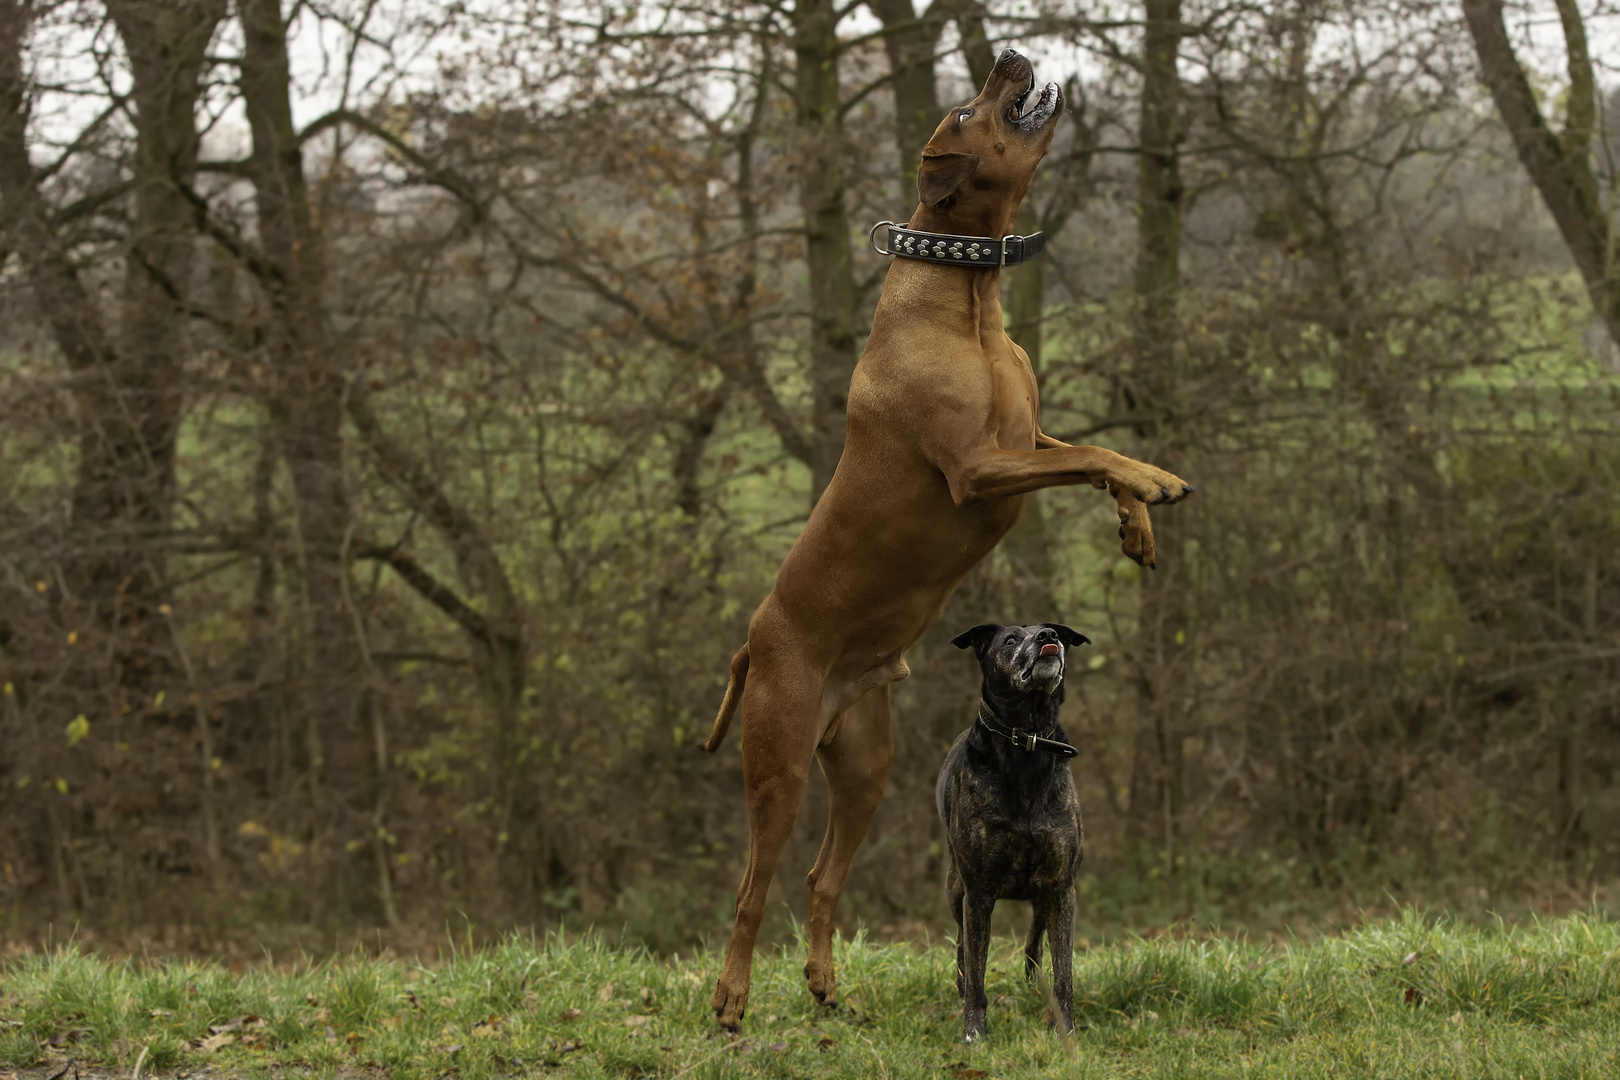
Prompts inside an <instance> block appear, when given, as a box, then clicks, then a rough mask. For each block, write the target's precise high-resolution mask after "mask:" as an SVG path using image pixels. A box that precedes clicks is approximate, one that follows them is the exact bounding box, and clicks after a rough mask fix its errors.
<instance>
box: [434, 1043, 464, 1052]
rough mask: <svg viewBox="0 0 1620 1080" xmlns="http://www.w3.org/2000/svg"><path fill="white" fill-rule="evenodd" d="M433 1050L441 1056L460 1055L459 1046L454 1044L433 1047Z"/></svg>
mask: <svg viewBox="0 0 1620 1080" xmlns="http://www.w3.org/2000/svg"><path fill="white" fill-rule="evenodd" d="M433 1049H434V1050H437V1051H438V1052H439V1053H441V1054H459V1053H461V1044H460V1043H456V1044H455V1045H454V1046H435V1047H434V1048H433Z"/></svg>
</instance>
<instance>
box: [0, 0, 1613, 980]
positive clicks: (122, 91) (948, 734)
mask: <svg viewBox="0 0 1620 1080" xmlns="http://www.w3.org/2000/svg"><path fill="white" fill-rule="evenodd" d="M1613 13H1614V9H1613V8H1612V7H1611V6H1610V4H1609V3H1608V0H1601V2H1599V3H1597V4H1591V3H1579V2H1577V0H1555V2H1547V0H1533V2H1531V3H1529V4H1527V5H1523V6H1521V5H1518V4H1512V5H1504V4H1503V3H1502V2H1501V0H1461V2H1460V3H1458V2H1454V0H1446V2H1428V0H1336V2H1332V3H1328V2H1323V0H1284V2H1281V3H1276V4H1253V3H1245V2H1235V0H1143V2H1141V3H1135V2H1132V3H1124V4H1121V3H1114V2H1110V3H1102V2H1097V3H1087V4H1079V3H1050V4H1049V3H1043V2H1039V0H1027V2H1022V3H1000V2H989V0H987V2H980V0H932V2H930V3H928V4H927V5H926V6H924V5H923V4H922V3H921V0H918V2H917V3H913V0H864V2H859V3H857V2H855V0H837V2H834V0H801V2H792V3H790V2H788V0H780V2H771V3H760V4H754V3H718V2H715V3H709V2H705V0H691V2H680V3H651V4H643V5H635V6H630V5H617V4H597V3H590V2H587V0H522V2H516V0H514V2H501V3H494V2H487V3H486V2H479V0H472V2H467V3H463V2H457V3H454V4H449V5H440V4H432V3H424V2H421V0H300V2H298V3H296V4H294V5H292V6H291V7H288V6H287V5H284V4H282V3H280V2H279V0H105V2H97V0H0V260H3V263H0V308H3V312H4V314H3V320H0V683H3V690H4V694H3V697H0V941H4V942H5V943H8V944H9V945H10V946H12V947H14V948H20V947H26V946H28V945H29V944H30V943H34V944H37V942H38V941H39V940H40V938H41V936H42V935H43V934H45V933H47V932H52V933H55V934H56V935H57V936H59V937H60V936H62V935H64V934H66V933H68V932H70V928H73V927H76V928H77V930H76V932H77V933H78V934H80V936H81V937H84V938H89V939H91V940H103V941H107V942H124V943H129V942H134V941H137V940H152V941H157V942H159V943H161V944H163V945H165V946H166V947H169V948H180V949H189V948H214V949H217V948H234V947H235V945H243V946H244V947H246V948H249V949H252V948H256V947H257V943H261V942H266V941H273V942H287V941H295V942H299V943H303V944H311V945H315V946H320V945H322V944H323V943H326V944H331V943H336V942H339V941H342V940H349V939H351V938H350V936H351V935H353V934H355V933H356V932H361V933H363V934H364V935H366V936H367V938H368V940H369V939H371V936H372V935H376V937H375V940H377V941H390V942H403V941H406V940H408V939H410V937H411V936H412V935H439V934H442V933H443V932H444V930H445V928H446V926H447V925H449V926H451V927H452V928H464V927H465V925H466V924H467V923H471V924H472V925H474V926H475V927H477V932H478V933H493V932H497V931H500V930H502V929H505V928H509V927H530V926H536V927H541V928H546V927H554V926H557V925H559V924H563V923H566V924H569V925H573V926H581V925H584V924H586V923H595V924H596V925H598V926H599V927H602V928H604V929H607V930H609V931H612V932H614V933H623V934H624V935H625V937H626V939H627V940H630V941H639V942H643V943H646V944H648V945H650V946H652V947H654V948H656V949H662V950H670V949H678V948H686V947H688V946H689V945H690V944H692V943H693V942H696V941H698V940H701V939H703V938H705V937H709V938H713V937H718V936H719V935H721V934H723V933H724V932H725V931H726V929H727V927H728V926H729V921H730V907H731V902H732V897H733V890H734V888H735V885H736V881H737V878H738V876H739V873H740V870H741V867H742V864H743V861H744V856H745V851H746V842H747V841H746V821H745V818H744V813H743V806H742V800H741V798H740V794H741V763H740V757H739V755H738V754H737V751H736V744H735V741H734V740H733V742H732V743H731V744H729V745H728V746H726V747H725V748H724V749H723V750H722V751H721V752H720V753H719V754H718V755H716V756H713V757H709V756H706V755H704V754H702V753H700V752H699V751H698V750H697V749H696V743H697V742H698V741H699V739H700V738H701V737H702V736H703V735H704V734H705V733H706V731H707V728H708V724H709V722H710V720H711V718H712V716H713V711H714V709H715V707H716V705H717V704H718V702H719V699H720V695H721V691H722V689H723V687H724V681H725V678H726V670H727V661H728V659H729V657H730V656H731V654H732V652H733V651H734V650H735V649H736V648H737V646H738V645H740V644H741V643H742V641H743V639H744V636H745V633H746V627H747V620H748V617H749V614H750V613H751V611H752V609H753V607H754V605H755V604H756V603H757V602H758V601H759V600H760V599H761V598H762V597H763V596H764V594H765V593H766V592H767V591H768V590H769V587H770V584H771V580H772V575H773V573H774V571H775V568H776V566H777V564H778V562H779V560H780V559H781V557H782V555H783V554H784V553H785V552H786V550H787V548H788V547H789V546H790V544H791V543H792V541H793V539H794V537H795V536H796V534H797V531H798V529H799V528H800V527H801V526H802V524H803V522H804V520H805V515H806V513H807V511H808V508H809V507H810V505H812V502H813V499H814V497H815V494H816V492H817V491H819V490H820V489H821V487H822V486H823V485H824V484H825V483H826V480H827V478H828V477H829V476H830V475H831V471H832V469H833V467H834V466H835V464H836V462H837V458H838V454H839V449H840V446H841V442H842V423H843V408H844V394H845V390H846V387H847V385H848V380H849V376H850V371H851V370H852V368H853V365H854V363H855V360H856V358H857V356H858V355H859V351H860V348H861V344H862V339H863V335H864V332H865V328H866V326H867V325H869V320H870V314H871V310H872V306H873V304H874V302H875V299H876V296H877V292H878V290H879V289H880V287H881V283H882V280H883V273H884V270H885V260H884V259H882V258H880V257H879V256H878V255H876V254H875V253H873V252H872V251H870V250H869V249H868V248H867V246H866V244H865V233H866V230H867V228H868V227H869V226H870V225H871V223H872V222H874V221H877V220H880V219H886V218H897V219H901V220H904V219H905V218H906V216H908V215H909V213H910V210H911V208H912V206H913V205H914V203H915V197H914V189H913V171H914V168H915V162H916V160H917V156H918V152H919V150H920V148H921V146H922V144H923V143H924V142H925V141H926V139H927V137H928V135H929V134H930V133H931V131H932V130H933V127H934V126H935V124H936V123H937V122H938V120H939V118H940V117H941V116H942V115H943V112H944V109H945V107H947V106H948V105H950V104H951V103H955V102H960V101H964V100H967V99H969V98H971V97H972V96H973V93H974V92H975V91H974V86H975V85H976V84H978V83H980V82H982V80H983V79H984V77H985V75H986V73H987V72H988V69H989V67H990V64H991V62H992V60H993V58H994V56H995V54H996V52H997V51H998V50H999V49H1001V48H1002V47H1005V46H1007V45H1014V46H1017V47H1018V48H1020V49H1022V50H1025V51H1027V52H1029V53H1030V54H1031V55H1032V56H1034V57H1035V59H1036V62H1037V77H1038V78H1039V79H1041V80H1045V79H1049V78H1050V79H1055V80H1057V81H1060V82H1062V83H1063V85H1064V87H1065V92H1066V95H1067V99H1068V101H1069V106H1070V107H1069V111H1068V112H1067V113H1066V115H1065V116H1064V118H1063V120H1062V122H1061V127H1060V130H1059V133H1058V136H1057V139H1056V142H1055V143H1054V146H1053V149H1052V153H1051V155H1050V156H1049V158H1048V159H1047V162H1046V164H1045V165H1044V166H1043V167H1042V169H1041V171H1040V173H1039V174H1038V177H1037V180H1036V184H1035V187H1034V189H1033V191H1032V192H1031V194H1030V197H1029V199H1028V200H1027V201H1026V205H1025V210H1024V214H1023V216H1022V218H1021V220H1020V228H1021V231H1033V230H1034V229H1037V228H1040V229H1044V230H1045V232H1046V233H1047V235H1048V237H1049V238H1050V239H1051V243H1050V245H1049V247H1048V248H1047V253H1046V254H1045V255H1044V256H1043V257H1042V259H1041V260H1037V261H1036V262H1034V263H1033V264H1031V265H1029V266H1025V267H1021V268H1019V269H1017V270H1015V271H1010V272H1008V273H1007V274H1006V275H1005V276H1004V278H1003V289H1004V295H1005V301H1006V309H1007V312H1008V320H1009V326H1010V330H1011V332H1012V334H1013V336H1014V337H1015V338H1016V339H1017V340H1018V341H1019V342H1020V343H1021V344H1023V346H1024V347H1025V349H1026V350H1027V351H1028V352H1029V354H1030V356H1031V359H1032V362H1033V363H1034V364H1035V367H1036V370H1037V371H1038V373H1039V377H1040V380H1041V386H1042V395H1043V416H1042V421H1043V426H1044V428H1045V430H1047V431H1048V432H1050V433H1052V434H1054V435H1057V436H1058V437H1060V438H1063V439H1065V440H1068V441H1086V442H1098V443H1102V444H1104V445H1110V446H1114V447H1116V448H1118V449H1120V450H1122V451H1124V452H1127V453H1130V454H1132V455H1134V456H1138V457H1141V458H1144V459H1148V460H1152V461H1155V462H1158V463H1159V464H1162V465H1164V466H1165V467H1167V468H1170V469H1172V470H1174V471H1175V472H1177V473H1179V474H1181V475H1183V476H1186V477H1188V478H1189V479H1191V480H1192V481H1193V482H1194V483H1195V484H1197V486H1198V489H1199V494H1198V495H1197V496H1196V497H1195V498H1194V499H1192V500H1189V501H1188V502H1187V503H1185V504H1182V505H1180V506H1178V507H1175V508H1172V509H1169V510H1166V511H1164V512H1162V513H1159V514H1157V515H1156V524H1157V532H1158V537H1159V544H1160V556H1159V568H1158V570H1157V571H1156V572H1146V571H1142V570H1139V569H1138V568H1137V567H1136V566H1135V565H1134V564H1132V563H1130V562H1129V561H1128V560H1126V559H1125V558H1124V557H1123V556H1122V555H1121V554H1120V552H1119V550H1118V546H1117V539H1116V538H1115V535H1114V527H1113V526H1114V518H1113V510H1112V506H1111V503H1110V500H1107V499H1106V498H1104V497H1103V496H1101V495H1100V494H1098V493H1097V492H1094V491H1091V490H1090V489H1065V490H1054V491H1048V492H1042V493H1041V494H1039V495H1038V496H1036V497H1034V498H1032V499H1031V501H1030V504H1029V508H1028V510H1027V511H1026V513H1025V517H1024V519H1023V521H1022V522H1021V523H1020V524H1019V525H1018V527H1017V528H1016V529H1015V530H1014V532H1013V533H1012V534H1011V535H1010V536H1009V537H1008V538H1007V540H1006V541H1005V542H1004V543H1003V544H1002V546H1001V548H1000V550H999V551H998V552H997V553H996V554H995V555H994V556H993V557H992V558H991V559H989V560H987V561H986V562H985V564H984V565H983V566H981V567H980V568H979V569H978V570H977V571H975V572H974V573H973V574H972V575H971V576H970V577H969V579H968V580H967V581H966V582H965V583H964V584H963V586H962V588H961V589H960V590H959V591H958V593H957V594H956V596H955V597H954V598H953V599H952V600H951V602H950V604H949V605H948V607H947V608H946V610H945V613H944V615H943V617H942V618H941V620H940V621H939V623H938V624H937V625H936V627H935V628H934V629H933V630H932V631H931V632H930V633H929V634H928V635H927V636H926V637H925V638H924V640H923V641H922V642H920V643H919V645H918V646H917V647H916V648H915V649H914V650H913V652H912V654H911V656H910V662H911V667H912V670H913V675H912V677H911V679H910V680H909V681H908V682H906V683H904V684H902V685H901V686H900V687H898V689H897V692H896V694H895V702H894V712H895V728H896V761H895V767H894V774H893V778H892V780H891V782H890V785H889V791H888V795H887V797H886V799H885V802H884V804H883V807H882V809H881V810H880V812H879V814H878V817H877V821H876V823H875V825H874V827H873V830H872V833H871V835H870V836H869V838H868V840H867V841H866V844H865V846H864V847H863V848H862V849H861V852H860V854H859V857H858V859H857V862H856V864H855V868H854V871H853V873H852V875H851V881H850V886H849V890H848V891H847V892H846V894H845V898H844V901H843V906H842V909H841V912H840V919H841V922H842V923H843V925H845V926H846V927H850V928H853V927H855V926H858V925H865V926H868V927H871V928H872V929H873V930H874V931H875V932H878V933H882V934H886V935H889V936H906V935H913V934H918V933H921V932H925V931H929V930H937V929H938V928H940V927H942V926H943V925H944V924H945V923H946V922H947V917H946V913H945V910H944V903H943V896H942V880H943V862H942V859H943V853H942V850H941V846H940V839H941V837H940V830H939V825H938V823H937V820H936V819H935V814H934V809H933V800H932V785H933V781H934V777H935V775H936V772H937V770H938V767H939V764H940V762H941V760H942V758H943V754H944V751H945V749H946V748H947V747H948V746H949V744H950V742H951V740H952V739H953V738H954V736H955V734H956V733H957V732H959V731H960V730H961V729H963V728H964V727H965V726H966V725H967V723H968V722H969V720H970V718H971V716H972V705H973V701H974V699H975V696H976V692H977V673H976V670H975V668H974V665H973V663H972V661H971V658H970V657H967V656H965V655H964V654H961V653H959V652H957V651H956V650H955V649H952V648H951V647H950V646H949V644H948V640H949V638H950V636H952V635H953V634H954V633H956V632H957V631H959V630H961V629H962V628H964V627H966V626H969V625H972V624H974V623H978V622H984V621H1020V622H1030V621H1038V620H1056V621H1063V622H1066V623H1068V624H1070V625H1073V626H1075V627H1077V628H1079V629H1081V630H1083V631H1085V632H1086V633H1087V634H1089V635H1090V636H1091V637H1092V638H1093V640H1094V642H1095V644H1094V645H1093V646H1092V647H1091V648H1089V649H1087V650H1084V651H1083V652H1082V653H1080V654H1079V658H1078V662H1076V663H1075V664H1074V665H1073V666H1072V671H1071V675H1070V679H1069V696H1068V703H1067V705H1066V707H1065V714H1064V715H1065V722H1066V724H1067V728H1068V731H1069V733H1070V735H1071V736H1072V739H1073V741H1074V742H1075V743H1077V744H1078V745H1079V746H1080V748H1081V755H1080V757H1079V759H1078V760H1077V762H1076V764H1075V770H1076V776H1077V779H1078V781H1079V787H1080V791H1081V797H1082V801H1083V805H1084V809H1085V814H1086V819H1087V832H1088V841H1089V843H1088V857H1087V863H1086V867H1085V869H1084V871H1083V874H1082V878H1081V884H1080V890H1081V898H1080V921H1081V933H1082V935H1087V934H1090V935H1097V934H1108V933H1113V932H1117V931H1119V930H1120V929H1122V928H1133V929H1147V928H1151V927H1154V926H1159V925H1163V924H1165V923H1167V922H1169V921H1172V920H1188V919H1191V920H1197V921H1199V922H1201V923H1202V924H1205V925H1210V924H1215V925H1220V926H1224V927H1227V928H1234V927H1247V928H1252V929H1270V928H1277V927H1282V926H1285V925H1287V926H1294V927H1302V926H1310V925H1327V924H1331V923H1333V922H1335V921H1336V920H1337V921H1344V920H1349V919H1352V918H1354V917H1355V915H1356V913H1357V912H1359V911H1363V910H1371V909H1374V908H1379V907H1387V906H1388V905H1389V904H1390V903H1391V902H1402V903H1405V902H1416V903H1439V904H1444V905H1448V906H1451V907H1453V908H1455V909H1457V910H1461V911H1465V912H1470V911H1471V912H1486V911H1503V912H1509V913H1512V912H1523V911H1528V910H1538V909H1539V910H1551V909H1554V908H1568V907H1579V906H1584V905H1587V904H1590V903H1593V902H1596V903H1597V904H1599V905H1600V906H1609V907H1611V908H1612V906H1613V905H1614V902H1615V894H1614V893H1613V892H1612V883H1613V882H1614V881H1615V879H1616V876H1617V873H1620V831H1617V830H1616V828H1615V823H1616V821H1617V820H1620V818H1617V811H1620V790H1617V787H1616V779H1615V770H1616V766H1617V764H1620V737H1617V736H1620V561H1617V559H1616V555H1615V553H1616V551H1617V550H1620V494H1617V480H1620V445H1617V438H1620V350H1617V348H1616V344H1615V342H1616V341H1617V340H1620V277H1617V275H1616V269H1615V267H1616V249H1615V245H1616V237H1615V231H1614V221H1615V217H1614V214H1615V207H1616V198H1615V196H1616V177H1617V175H1620V173H1617V170H1616V168H1615V157H1616V153H1617V151H1620V131H1617V129H1616V126H1615V122H1614V116H1615V114H1616V112H1617V111H1620V96H1616V95H1615V94H1614V93H1613V92H1612V88H1611V84H1612V81H1613V80H1612V75H1613V72H1612V69H1611V68H1608V67H1605V66H1604V54H1605V49H1604V47H1603V43H1604V42H1611V43H1612V40H1613V38H1614V28H1615V23H1614V21H1613V20H1612V15H1613ZM1609 52H1610V54H1611V55H1612V50H1609ZM818 782H819V781H818ZM824 814H825V792H824V789H820V788H813V789H812V792H811V795H810V797H809V800H808V802H807V804H806V809H805V811H804V813H802V814H801V818H800V822H799V825H798V829H797V832H796V834H795V837H794V840H793V843H792V845H791V847H790V849H789V851H788V853H787V862H786V863H785V869H787V870H789V871H791V870H792V868H793V867H801V868H805V869H807V868H808V867H809V865H810V862H811V861H812V858H813V854H814V851H815V850H816V847H817V845H818V842H819V838H820V832H821V828H822V823H823V821H824ZM775 895H776V897H777V898H778V899H777V901H773V909H772V910H773V913H774V914H773V921H774V925H775V927H776V930H775V931H774V932H777V933H780V932H782V931H783V930H784V929H785V928H787V927H788V925H789V922H790V919H791V917H792V914H793V913H794V912H800V913H801V914H802V908H803V904H804V897H803V893H802V890H801V889H800V888H799V887H798V885H797V878H796V873H795V872H786V873H784V874H783V875H781V878H780V882H779V885H778V890H777V892H776V894H775ZM233 943H235V945H233Z"/></svg>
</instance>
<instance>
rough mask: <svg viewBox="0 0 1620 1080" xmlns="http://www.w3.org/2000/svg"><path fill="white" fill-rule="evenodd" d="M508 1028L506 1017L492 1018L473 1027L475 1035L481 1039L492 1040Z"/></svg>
mask: <svg viewBox="0 0 1620 1080" xmlns="http://www.w3.org/2000/svg"><path fill="white" fill-rule="evenodd" d="M505 1027H506V1017H504V1016H492V1017H490V1018H489V1019H488V1020H480V1021H478V1023H476V1024H474V1025H473V1034H474V1035H476V1036H478V1037H479V1038H480V1039H491V1038H494V1037H495V1036H496V1035H499V1034H500V1033H501V1031H502V1029H503V1028H505Z"/></svg>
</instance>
